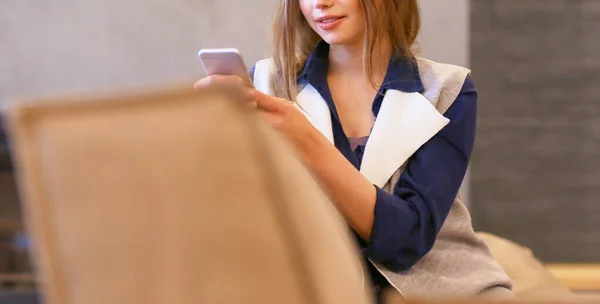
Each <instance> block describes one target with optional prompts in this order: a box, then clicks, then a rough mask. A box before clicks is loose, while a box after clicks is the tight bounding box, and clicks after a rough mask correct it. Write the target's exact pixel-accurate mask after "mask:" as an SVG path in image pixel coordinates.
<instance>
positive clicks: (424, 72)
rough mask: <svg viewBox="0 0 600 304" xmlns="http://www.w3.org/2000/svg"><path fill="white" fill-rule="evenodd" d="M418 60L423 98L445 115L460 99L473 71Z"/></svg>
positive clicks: (421, 59) (426, 60)
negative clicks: (455, 101)
mask: <svg viewBox="0 0 600 304" xmlns="http://www.w3.org/2000/svg"><path fill="white" fill-rule="evenodd" d="M416 59H417V65H418V69H419V75H420V77H421V82H422V83H423V87H424V89H425V91H424V92H423V96H425V97H426V98H427V99H428V100H429V101H430V102H431V103H432V104H433V105H434V106H435V107H436V108H437V109H438V111H439V112H440V113H442V114H443V113H444V112H446V110H447V109H448V108H449V107H450V106H451V105H452V103H453V102H454V100H456V98H457V97H458V95H459V93H460V91H461V89H462V87H463V85H464V83H465V80H466V79H467V77H468V76H469V74H470V73H471V70H469V69H467V68H464V67H461V66H458V65H453V64H446V63H439V62H435V61H432V60H429V59H425V58H422V57H417V58H416Z"/></svg>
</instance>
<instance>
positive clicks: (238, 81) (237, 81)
mask: <svg viewBox="0 0 600 304" xmlns="http://www.w3.org/2000/svg"><path fill="white" fill-rule="evenodd" d="M222 85H236V86H241V87H245V86H247V85H246V82H245V81H244V79H242V77H239V76H235V75H210V76H207V77H204V78H202V79H200V80H198V81H197V82H196V83H195V84H194V88H196V89H200V88H205V87H208V86H222Z"/></svg>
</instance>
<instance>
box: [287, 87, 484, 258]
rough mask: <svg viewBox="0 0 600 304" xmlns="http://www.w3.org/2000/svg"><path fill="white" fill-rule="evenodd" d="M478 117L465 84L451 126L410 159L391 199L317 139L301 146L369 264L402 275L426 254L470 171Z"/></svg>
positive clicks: (472, 92) (472, 93)
mask: <svg viewBox="0 0 600 304" xmlns="http://www.w3.org/2000/svg"><path fill="white" fill-rule="evenodd" d="M476 111H477V92H476V90H475V86H474V84H473V81H472V80H471V78H467V80H466V82H465V84H464V86H463V88H462V90H461V93H460V95H459V96H458V97H457V99H456V101H455V102H454V103H453V105H452V106H451V107H450V109H448V111H447V112H446V113H445V116H446V117H447V118H449V119H450V123H449V124H448V125H447V126H446V127H445V128H444V129H442V130H441V131H440V132H439V133H438V134H436V135H435V136H434V137H432V138H431V139H430V140H429V141H428V142H427V143H425V144H424V145H423V146H422V147H421V148H420V149H419V150H418V151H417V152H416V153H415V154H414V155H413V156H412V157H411V158H410V159H409V161H408V163H407V166H406V169H405V171H404V172H403V174H402V175H401V177H400V180H399V181H398V183H397V184H396V185H395V189H394V193H393V194H388V193H386V192H385V191H383V190H381V189H379V188H377V187H375V186H373V185H372V184H371V183H370V182H369V181H368V180H367V179H366V178H365V177H363V176H362V175H361V174H360V172H359V171H358V170H356V169H355V168H354V166H352V164H350V162H348V161H347V160H346V159H345V158H344V156H343V155H342V154H341V153H339V152H338V150H337V149H336V148H335V147H334V146H333V145H332V144H331V143H329V142H328V141H327V139H325V138H324V137H323V136H320V134H318V135H314V136H308V137H305V138H306V139H305V140H304V141H300V142H301V144H300V146H301V147H300V149H301V150H302V151H303V153H304V154H305V159H306V162H307V164H308V166H309V167H310V168H311V170H312V171H313V173H314V174H315V175H316V177H317V179H318V180H319V181H320V182H321V183H322V185H323V186H324V188H325V189H326V190H327V191H328V193H329V195H330V196H331V198H332V200H333V201H334V203H335V204H336V206H337V208H338V209H339V210H340V212H341V213H342V214H343V216H344V217H345V219H346V221H347V222H348V223H349V224H350V226H351V227H352V228H353V229H354V230H355V232H356V233H357V234H358V235H359V236H360V237H361V238H362V239H363V240H365V241H367V243H368V244H369V245H368V247H367V248H366V254H367V256H368V257H369V258H371V259H373V260H375V261H377V262H380V263H384V264H385V265H386V266H387V267H388V268H390V269H393V270H405V269H408V268H410V267H411V266H412V265H414V264H415V263H416V262H417V261H418V260H419V259H420V258H422V257H423V256H424V255H425V254H427V252H429V250H430V249H431V247H432V246H433V244H434V242H435V239H436V236H437V233H438V232H439V230H440V229H441V227H442V225H443V223H444V220H445V219H446V216H447V215H448V212H449V211H450V208H451V206H452V204H453V202H454V199H455V198H456V195H457V194H458V191H459V189H460V186H461V184H462V181H463V178H464V176H465V173H466V170H467V167H468V165H469V159H470V155H471V151H472V149H473V144H474V140H475V125H476ZM297 142H298V141H297Z"/></svg>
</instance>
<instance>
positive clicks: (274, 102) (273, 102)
mask: <svg viewBox="0 0 600 304" xmlns="http://www.w3.org/2000/svg"><path fill="white" fill-rule="evenodd" d="M250 94H251V96H250V98H251V99H252V100H254V101H255V102H256V104H257V105H258V107H259V108H262V109H263V110H266V111H269V112H274V111H279V110H282V109H283V108H284V107H285V106H286V104H288V103H289V101H287V100H285V99H283V98H278V97H274V96H271V95H268V94H265V93H263V92H261V91H259V90H256V89H253V90H252V91H251V93H250Z"/></svg>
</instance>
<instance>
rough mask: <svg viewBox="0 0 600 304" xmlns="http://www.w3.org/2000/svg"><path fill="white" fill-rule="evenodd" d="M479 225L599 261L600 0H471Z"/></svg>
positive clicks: (554, 257) (556, 255)
mask: <svg viewBox="0 0 600 304" xmlns="http://www.w3.org/2000/svg"><path fill="white" fill-rule="evenodd" d="M471 5H472V6H471V19H472V20H471V21H472V22H471V28H472V41H471V52H472V53H471V54H472V58H471V60H472V61H471V65H472V69H473V76H474V78H475V81H476V83H477V85H478V88H479V91H480V93H481V96H480V103H479V105H480V108H479V126H478V127H479V129H478V132H479V133H478V139H477V140H478V142H477V145H476V148H475V154H474V158H473V163H472V182H473V184H472V202H471V205H472V210H473V215H474V220H475V225H476V226H477V229H479V230H485V231H490V232H494V233H497V234H499V235H502V236H505V237H508V238H510V239H513V240H516V241H518V242H520V243H522V244H525V245H527V246H530V247H532V249H533V250H534V252H535V253H536V255H538V256H539V257H541V258H542V259H543V260H545V261H581V262H584V261H587V262H590V261H594V262H598V261H600V1H599V0H472V1H471Z"/></svg>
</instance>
